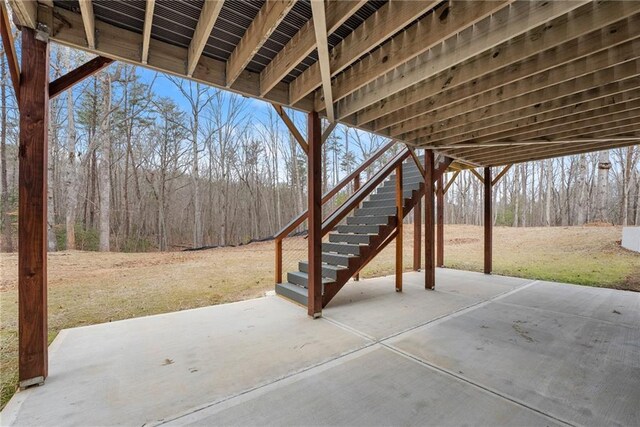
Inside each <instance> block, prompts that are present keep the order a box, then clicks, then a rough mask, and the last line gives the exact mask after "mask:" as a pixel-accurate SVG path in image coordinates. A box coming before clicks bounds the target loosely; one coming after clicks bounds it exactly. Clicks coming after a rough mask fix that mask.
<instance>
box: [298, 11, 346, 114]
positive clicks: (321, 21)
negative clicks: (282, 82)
mask: <svg viewBox="0 0 640 427" xmlns="http://www.w3.org/2000/svg"><path fill="white" fill-rule="evenodd" d="M311 11H312V13H313V29H314V32H315V34H316V48H317V50H318V63H319V64H320V74H321V75H322V93H323V94H324V101H325V105H326V109H327V119H329V122H331V123H333V122H334V121H335V120H336V117H335V114H334V111H333V89H332V88H331V69H330V68H329V67H330V66H329V42H328V39H327V37H328V35H327V19H326V15H325V2H324V0H311ZM289 88H290V89H289V93H291V86H290V87H289ZM289 102H291V103H293V101H292V99H291V95H289Z"/></svg>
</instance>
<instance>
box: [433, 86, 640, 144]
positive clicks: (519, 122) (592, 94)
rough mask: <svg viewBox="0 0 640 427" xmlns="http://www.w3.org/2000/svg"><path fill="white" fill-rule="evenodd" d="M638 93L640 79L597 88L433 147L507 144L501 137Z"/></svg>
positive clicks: (460, 130)
mask: <svg viewBox="0 0 640 427" xmlns="http://www.w3.org/2000/svg"><path fill="white" fill-rule="evenodd" d="M638 91H640V77H633V78H630V79H626V80H623V81H620V82H613V83H610V84H606V85H603V86H598V87H595V88H593V89H589V90H587V91H582V92H578V93H576V94H572V95H568V96H563V97H560V98H554V99H552V100H548V101H545V102H542V103H537V104H534V105H531V106H528V107H524V108H521V109H518V110H512V111H509V112H508V113H504V114H502V115H500V116H499V117H500V120H499V121H498V120H494V119H493V118H492V117H491V118H487V119H484V120H478V121H476V122H474V123H465V124H463V125H462V126H458V127H455V128H451V129H450V130H448V131H447V132H446V136H445V134H444V133H443V134H442V137H441V138H440V139H439V140H438V141H437V142H435V143H434V145H433V146H434V147H435V146H438V147H442V146H450V147H455V146H456V145H458V144H460V145H462V144H467V143H469V142H470V141H473V143H478V144H480V141H482V139H481V138H485V137H491V138H490V139H485V140H484V142H493V141H499V142H504V141H501V140H500V139H499V138H500V135H502V136H506V135H517V134H518V133H519V132H520V130H521V129H525V130H526V129H531V128H541V127H542V126H546V124H547V123H549V122H550V121H553V120H557V119H560V118H566V117H569V116H571V115H575V114H580V113H588V112H590V111H594V110H598V109H601V108H604V107H607V106H611V105H615V104H619V103H624V102H629V101H633V100H634V99H637V98H638V97H639V95H638ZM484 142H483V143H484ZM514 142H515V141H514ZM460 148H462V147H460Z"/></svg>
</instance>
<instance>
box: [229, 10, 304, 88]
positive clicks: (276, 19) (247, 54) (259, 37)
mask: <svg viewBox="0 0 640 427" xmlns="http://www.w3.org/2000/svg"><path fill="white" fill-rule="evenodd" d="M294 4H295V1H294V0H267V1H266V2H265V3H264V4H263V5H262V8H261V9H260V11H259V12H258V16H256V18H255V19H254V20H253V22H252V23H251V24H250V25H249V28H247V31H246V32H245V34H244V35H243V36H242V39H241V40H240V42H238V44H237V45H236V47H235V49H234V50H233V52H232V53H231V56H230V57H229V60H228V61H227V87H231V85H233V83H234V82H235V81H236V79H237V78H238V77H239V76H240V73H241V72H242V71H243V70H244V69H245V68H246V67H247V65H248V64H249V62H250V61H251V59H252V58H253V57H254V56H255V54H256V53H258V51H259V50H260V48H262V45H263V44H264V42H266V41H267V40H268V39H269V37H270V36H271V34H272V33H273V32H274V31H275V30H276V28H277V27H278V25H280V22H282V20H283V19H284V17H285V16H287V13H289V11H290V10H291V8H292V7H293V5H294Z"/></svg>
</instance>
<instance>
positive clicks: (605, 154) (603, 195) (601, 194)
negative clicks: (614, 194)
mask: <svg viewBox="0 0 640 427" xmlns="http://www.w3.org/2000/svg"><path fill="white" fill-rule="evenodd" d="M610 167H611V163H609V151H608V150H605V151H601V152H600V155H599V156H598V209H597V212H598V213H597V217H596V219H597V220H598V221H602V222H605V221H607V218H608V215H607V211H608V209H607V208H608V204H607V192H608V187H609V168H610Z"/></svg>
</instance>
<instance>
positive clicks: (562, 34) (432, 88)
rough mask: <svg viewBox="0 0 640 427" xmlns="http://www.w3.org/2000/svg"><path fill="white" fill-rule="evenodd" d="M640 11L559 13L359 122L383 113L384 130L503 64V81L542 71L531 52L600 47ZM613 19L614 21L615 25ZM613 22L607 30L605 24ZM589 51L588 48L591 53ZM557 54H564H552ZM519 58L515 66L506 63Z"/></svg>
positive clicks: (597, 6) (628, 5)
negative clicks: (525, 72)
mask: <svg viewBox="0 0 640 427" xmlns="http://www.w3.org/2000/svg"><path fill="white" fill-rule="evenodd" d="M638 11H640V4H638V3H637V2H594V3H590V4H588V5H585V6H582V7H580V8H579V9H577V10H575V11H574V13H572V15H571V19H568V17H567V16H566V15H563V16H560V17H558V18H556V19H555V20H553V21H551V22H550V23H545V24H543V25H541V26H538V27H536V28H534V29H533V30H531V31H529V32H528V33H526V34H524V35H523V36H521V37H517V38H515V39H513V40H509V41H507V42H505V43H503V44H500V45H498V46H497V47H495V48H494V49H491V50H489V51H487V52H485V53H483V54H482V55H480V56H477V57H474V58H473V59H472V60H470V61H467V62H465V63H463V64H461V65H460V66H458V67H455V68H451V69H447V70H445V71H443V72H441V73H439V74H437V75H435V76H433V77H432V78H430V79H427V80H425V81H424V82H421V83H419V84H418V85H415V86H413V87H411V88H409V89H406V90H404V91H402V92H400V93H398V94H396V95H393V96H391V97H388V98H386V99H385V100H384V102H379V103H376V104H375V105H372V106H370V107H367V108H365V109H364V110H362V111H360V112H358V115H357V122H356V123H355V124H356V125H359V126H361V125H364V124H366V123H369V122H372V121H373V120H376V119H379V121H377V122H376V123H375V125H374V129H375V130H377V131H378V130H381V129H384V128H387V127H389V126H392V125H394V124H396V123H400V122H402V121H405V120H409V119H411V118H413V117H415V116H416V115H420V114H422V113H424V112H425V109H424V108H423V107H425V106H421V105H416V103H418V102H420V101H422V100H424V99H429V98H432V97H434V96H435V95H437V94H438V93H440V92H443V91H444V90H451V89H452V88H455V87H457V86H459V85H462V84H465V83H470V82H473V81H474V80H476V79H479V78H481V77H483V76H485V75H487V74H489V73H492V72H495V71H498V70H503V71H504V72H503V73H501V75H502V77H503V78H504V79H505V83H507V82H509V81H515V79H514V80H512V76H511V75H510V73H511V72H513V71H515V72H518V71H519V70H520V69H523V68H527V67H534V68H533V69H537V70H539V71H543V70H544V69H545V68H544V67H546V66H547V64H545V62H542V61H538V62H536V63H534V64H530V63H529V61H525V60H526V59H528V58H533V57H535V56H536V55H540V54H541V53H543V52H545V51H549V54H548V55H543V56H542V57H543V58H546V59H545V60H546V61H549V62H555V63H556V64H561V63H562V62H561V61H562V59H561V58H562V57H568V56H572V57H573V59H575V58H578V57H579V56H575V55H574V53H573V52H571V51H568V50H567V49H564V48H563V46H562V45H563V44H564V43H566V42H568V41H573V42H576V43H577V44H578V45H579V46H580V47H581V50H583V51H584V50H588V49H589V48H590V46H591V45H594V46H596V47H597V43H598V41H599V40H602V41H603V42H604V43H605V44H606V41H605V39H606V38H609V37H615V34H616V33H617V32H618V31H622V30H621V29H620V28H618V26H619V25H623V26H624V25H625V20H626V18H627V17H630V16H632V15H633V14H635V13H638ZM614 24H615V25H614ZM609 25H614V26H613V27H612V28H609V29H607V31H601V30H600V29H601V28H604V27H607V26H609ZM587 34H589V36H587V37H585V39H584V41H585V43H579V40H578V38H580V37H582V36H585V35H587ZM592 52H593V51H591V52H587V53H592ZM556 55H558V56H559V57H560V58H558V59H557V60H556V59H554V58H555V56H556ZM519 62H521V63H520V64H519V65H518V66H517V67H515V70H513V69H511V68H507V67H509V66H512V65H514V64H518V63H519Z"/></svg>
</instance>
